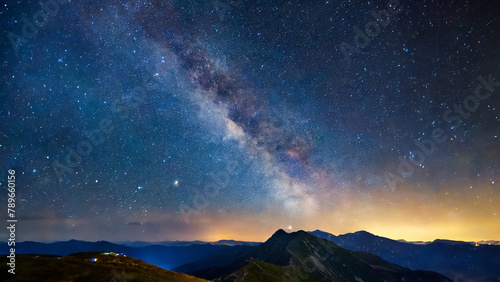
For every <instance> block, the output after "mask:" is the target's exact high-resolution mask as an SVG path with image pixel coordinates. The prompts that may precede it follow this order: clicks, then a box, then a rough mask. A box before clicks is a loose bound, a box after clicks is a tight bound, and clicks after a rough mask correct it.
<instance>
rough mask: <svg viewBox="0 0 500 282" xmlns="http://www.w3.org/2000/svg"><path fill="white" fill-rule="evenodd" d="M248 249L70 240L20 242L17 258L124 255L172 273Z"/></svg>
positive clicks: (2, 247)
mask: <svg viewBox="0 0 500 282" xmlns="http://www.w3.org/2000/svg"><path fill="white" fill-rule="evenodd" d="M9 248H10V247H9V246H8V245H7V243H1V244H0V254H9ZM245 248H248V246H242V245H235V246H230V245H222V244H218V245H213V244H210V243H199V244H194V245H188V246H184V245H180V246H177V245H174V246H161V245H152V244H143V246H138V247H129V246H123V245H118V244H114V243H110V242H107V241H99V242H85V241H78V240H70V241H64V242H55V243H37V242H30V241H26V242H20V243H16V254H48V255H57V256H65V255H69V254H72V253H81V252H100V251H103V250H106V251H108V252H115V253H124V254H126V255H128V256H130V257H134V258H138V259H142V260H144V261H145V262H147V263H151V264H154V265H157V266H159V267H161V268H165V269H173V268H174V267H176V266H180V265H182V264H185V263H188V262H193V261H197V260H200V259H203V258H207V257H211V256H213V255H216V254H232V253H235V252H240V251H242V250H244V249H245Z"/></svg>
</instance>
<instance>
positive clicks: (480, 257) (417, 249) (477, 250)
mask: <svg viewBox="0 0 500 282" xmlns="http://www.w3.org/2000/svg"><path fill="white" fill-rule="evenodd" d="M309 233H311V234H313V235H314V236H317V237H320V238H324V239H327V240H329V241H331V242H333V243H335V244H337V245H339V246H341V247H343V248H346V249H348V250H352V251H363V252H369V253H372V254H374V255H377V256H379V257H381V258H383V259H385V260H387V261H390V262H392V263H395V264H398V265H401V266H404V267H409V268H411V269H423V270H431V271H436V272H439V273H443V274H444V275H446V276H448V277H450V278H451V279H453V280H455V281H499V280H500V246H499V245H486V244H484V245H478V246H476V245H475V244H474V242H462V241H452V240H443V239H437V240H434V241H433V242H429V243H425V244H414V243H408V242H401V241H396V240H392V239H388V238H384V237H380V236H376V235H373V234H371V233H369V232H366V231H358V232H355V233H347V234H343V235H338V236H335V235H333V234H330V233H327V232H324V231H321V230H315V231H311V232H309Z"/></svg>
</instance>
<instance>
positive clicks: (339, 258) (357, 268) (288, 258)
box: [175, 230, 451, 282]
mask: <svg viewBox="0 0 500 282" xmlns="http://www.w3.org/2000/svg"><path fill="white" fill-rule="evenodd" d="M175 270H176V271H182V272H186V273H189V274H192V275H195V276H198V277H203V278H206V279H215V278H219V280H222V281H235V280H237V281H240V280H245V281H294V280H295V281H440V282H441V281H451V280H449V279H448V278H446V277H445V276H443V275H441V274H439V273H435V272H429V271H413V270H410V269H408V268H404V267H401V266H398V265H395V264H392V263H389V262H387V261H385V260H383V259H381V258H379V257H377V256H374V255H372V254H369V253H364V252H352V251H349V250H346V249H343V248H341V247H339V246H338V245H336V244H334V243H332V242H330V241H328V240H325V239H322V238H318V237H316V236H313V235H311V234H309V233H307V232H304V231H298V232H294V233H286V232H285V231H283V230H278V231H277V232H276V233H274V235H273V236H271V238H269V239H268V240H267V241H266V242H265V243H263V244H261V245H259V246H255V247H251V248H250V249H247V250H245V251H244V252H241V253H240V254H239V255H238V254H237V255H236V256H235V255H232V256H227V255H219V256H215V257H212V258H208V259H205V260H202V261H198V262H195V263H190V264H187V265H184V266H181V267H179V268H176V269H175Z"/></svg>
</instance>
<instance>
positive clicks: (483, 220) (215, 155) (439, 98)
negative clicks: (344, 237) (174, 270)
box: [0, 0, 500, 241]
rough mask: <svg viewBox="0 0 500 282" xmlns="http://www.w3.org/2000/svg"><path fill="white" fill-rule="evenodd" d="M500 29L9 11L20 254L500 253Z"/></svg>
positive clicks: (364, 8)
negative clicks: (316, 242) (353, 244)
mask: <svg viewBox="0 0 500 282" xmlns="http://www.w3.org/2000/svg"><path fill="white" fill-rule="evenodd" d="M39 11H42V12H39ZM499 12H500V4H499V3H497V2H496V1H482V2H481V3H475V2H471V1H417V2H410V1H395V0H390V1H331V0H329V1H312V2H311V3H309V2H308V3H305V2H300V1H261V0H258V1H229V0H227V1H226V0H215V1H128V2H123V1H62V0H61V1H56V0H46V1H42V4H39V3H38V2H36V1H7V2H6V3H5V4H2V7H1V9H0V19H1V23H2V27H3V30H4V33H3V34H4V35H3V41H2V54H3V55H2V60H1V63H2V68H1V77H2V80H3V83H2V94H1V96H0V97H1V98H0V119H1V121H2V126H1V127H0V151H1V152H2V153H1V155H0V163H1V164H2V169H3V173H2V175H4V176H5V177H3V179H6V175H7V170H8V169H14V170H16V174H17V177H18V188H17V189H18V190H17V193H18V196H17V197H18V217H19V221H20V224H19V231H18V237H19V238H20V239H21V240H36V241H53V240H64V239H82V240H110V241H120V240H139V239H138V238H140V240H143V241H160V240H197V239H199V240H218V239H238V240H253V241H260V240H264V239H265V238H267V237H268V235H270V234H272V233H273V232H274V231H275V230H276V229H278V228H287V227H288V226H293V228H294V229H305V230H315V229H321V230H325V231H328V232H330V233H333V234H338V233H346V232H353V231H357V230H361V229H364V230H368V231H370V232H372V233H376V234H378V235H383V236H387V237H391V238H395V239H398V238H404V239H407V240H432V239H435V238H438V237H439V238H449V239H456V240H481V239H496V240H498V239H500V217H499V213H500V210H499V208H498V206H499V205H498V201H500V192H499V183H500V179H499V173H500V166H499V158H500V150H499V148H500V146H499V142H500V138H499V137H498V136H499V135H500V126H499V125H500V117H499V114H498V113H499V110H498V108H499V107H500V104H499V101H500V98H499V92H500V69H499V62H500V60H499V59H500V53H499V50H498V47H497V46H498V44H499V43H500V41H499V40H500V37H499V36H498V35H497V32H496V31H497V30H499V28H500V18H499V16H498V14H499ZM35 15H38V16H35ZM43 15H45V16H43ZM0 186H1V187H5V186H6V182H5V181H2V182H1V185H0ZM6 197H7V196H6V193H3V194H0V200H1V201H3V202H5V201H6ZM4 200H5V201H4ZM42 231H43V232H42ZM5 234H6V233H5Z"/></svg>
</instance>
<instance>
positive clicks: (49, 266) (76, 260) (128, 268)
mask: <svg viewBox="0 0 500 282" xmlns="http://www.w3.org/2000/svg"><path fill="white" fill-rule="evenodd" d="M16 258H17V261H16V271H15V275H13V274H11V273H8V272H7V270H8V269H9V266H8V264H7V262H8V258H7V257H6V256H2V257H1V258H0V281H130V280H133V281H175V282H203V281H207V280H204V279H200V278H196V277H193V276H189V275H186V274H183V273H175V272H172V271H168V270H165V269H161V268H159V267H157V266H154V265H151V264H148V263H145V262H144V261H142V260H139V259H135V258H131V257H127V256H122V255H116V254H107V255H105V254H101V253H93V252H85V253H76V254H71V255H67V256H63V257H59V256H50V255H16Z"/></svg>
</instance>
